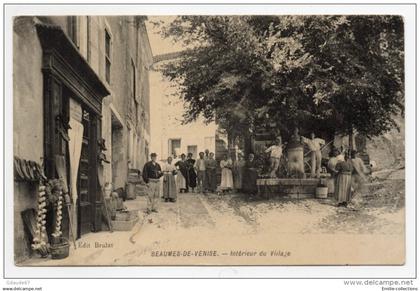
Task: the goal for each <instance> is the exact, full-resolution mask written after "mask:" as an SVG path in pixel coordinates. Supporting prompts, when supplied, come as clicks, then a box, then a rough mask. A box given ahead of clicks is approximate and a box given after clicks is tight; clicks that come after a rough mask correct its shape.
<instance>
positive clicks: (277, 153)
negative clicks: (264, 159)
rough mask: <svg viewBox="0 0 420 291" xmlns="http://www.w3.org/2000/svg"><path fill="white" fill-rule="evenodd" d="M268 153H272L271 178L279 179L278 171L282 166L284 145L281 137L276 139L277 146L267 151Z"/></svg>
mask: <svg viewBox="0 0 420 291" xmlns="http://www.w3.org/2000/svg"><path fill="white" fill-rule="evenodd" d="M265 152H266V153H270V177H271V178H275V177H277V174H276V173H277V171H278V169H279V166H280V159H281V156H282V155H283V143H282V141H281V136H278V137H277V138H276V144H275V145H272V146H271V147H269V148H268V149H266V150H265Z"/></svg>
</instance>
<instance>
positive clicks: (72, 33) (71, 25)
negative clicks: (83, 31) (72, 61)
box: [67, 16, 79, 48]
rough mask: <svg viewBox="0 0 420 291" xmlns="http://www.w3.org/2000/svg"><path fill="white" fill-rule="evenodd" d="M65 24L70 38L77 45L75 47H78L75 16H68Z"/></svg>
mask: <svg viewBox="0 0 420 291" xmlns="http://www.w3.org/2000/svg"><path fill="white" fill-rule="evenodd" d="M67 26H68V27H67V30H68V34H69V37H70V39H71V40H72V41H73V43H74V44H75V45H76V46H77V48H79V41H78V35H77V16H68V18H67Z"/></svg>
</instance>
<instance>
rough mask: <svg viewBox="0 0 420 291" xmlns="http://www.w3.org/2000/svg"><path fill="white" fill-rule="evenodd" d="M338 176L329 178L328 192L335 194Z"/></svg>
mask: <svg viewBox="0 0 420 291" xmlns="http://www.w3.org/2000/svg"><path fill="white" fill-rule="evenodd" d="M336 180H337V179H336V176H335V175H333V176H331V177H330V178H328V179H327V187H328V194H334V193H335V184H336V182H337V181H336Z"/></svg>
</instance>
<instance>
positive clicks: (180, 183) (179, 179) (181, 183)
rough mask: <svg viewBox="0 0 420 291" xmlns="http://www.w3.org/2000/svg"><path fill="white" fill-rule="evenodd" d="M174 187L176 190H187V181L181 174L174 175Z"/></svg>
mask: <svg viewBox="0 0 420 291" xmlns="http://www.w3.org/2000/svg"><path fill="white" fill-rule="evenodd" d="M176 185H177V187H178V189H187V180H186V179H185V177H184V175H182V173H181V172H178V174H177V175H176Z"/></svg>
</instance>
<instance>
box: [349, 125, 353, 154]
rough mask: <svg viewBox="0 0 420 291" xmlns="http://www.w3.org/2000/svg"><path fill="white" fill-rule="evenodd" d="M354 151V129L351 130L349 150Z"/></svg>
mask: <svg viewBox="0 0 420 291" xmlns="http://www.w3.org/2000/svg"><path fill="white" fill-rule="evenodd" d="M353 149H354V145H353V128H351V129H350V130H349V150H351V151H352V150H353Z"/></svg>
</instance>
